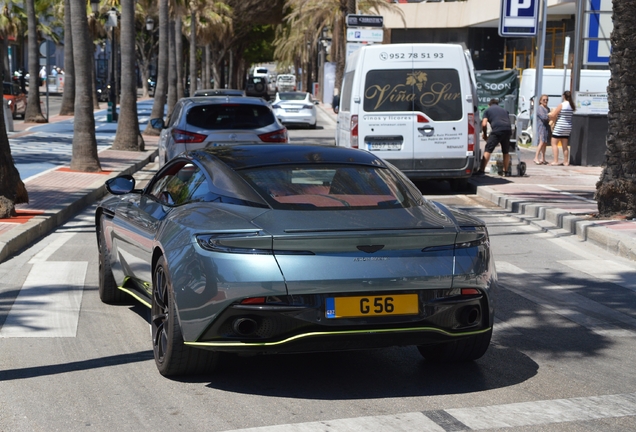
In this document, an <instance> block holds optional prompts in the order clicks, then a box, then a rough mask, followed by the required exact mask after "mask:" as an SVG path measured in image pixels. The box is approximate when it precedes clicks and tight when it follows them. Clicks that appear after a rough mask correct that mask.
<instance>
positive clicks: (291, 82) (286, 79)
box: [276, 74, 296, 92]
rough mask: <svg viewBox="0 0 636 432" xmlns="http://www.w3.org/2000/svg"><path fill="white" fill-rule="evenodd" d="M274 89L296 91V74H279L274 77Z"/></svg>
mask: <svg viewBox="0 0 636 432" xmlns="http://www.w3.org/2000/svg"><path fill="white" fill-rule="evenodd" d="M276 91H277V92H292V91H296V75H292V74H281V75H278V77H276Z"/></svg>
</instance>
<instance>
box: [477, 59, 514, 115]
mask: <svg viewBox="0 0 636 432" xmlns="http://www.w3.org/2000/svg"><path fill="white" fill-rule="evenodd" d="M475 78H476V79H477V99H478V100H479V105H478V107H479V115H480V117H481V115H482V114H483V112H484V111H485V110H486V108H488V102H490V99H499V106H501V107H504V108H505V101H506V96H512V103H513V104H514V105H513V106H512V111H510V113H511V114H515V113H516V112H517V98H518V97H519V75H518V72H517V71H516V70H493V71H476V72H475ZM509 99H510V98H509Z"/></svg>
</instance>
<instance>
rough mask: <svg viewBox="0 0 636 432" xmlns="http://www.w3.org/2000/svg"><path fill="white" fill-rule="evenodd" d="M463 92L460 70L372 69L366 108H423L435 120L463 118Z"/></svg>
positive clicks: (365, 92) (372, 110)
mask: <svg viewBox="0 0 636 432" xmlns="http://www.w3.org/2000/svg"><path fill="white" fill-rule="evenodd" d="M461 95H462V93H461V86H460V81H459V73H458V72H457V70H456V69H415V70H413V69H390V70H372V71H369V72H368V73H367V76H366V80H365V83H364V111H365V112H392V111H419V112H423V113H424V114H426V115H427V116H428V117H430V118H431V119H432V120H434V121H450V120H460V119H461V118H462V115H463V114H462V97H461Z"/></svg>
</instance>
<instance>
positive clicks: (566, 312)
mask: <svg viewBox="0 0 636 432" xmlns="http://www.w3.org/2000/svg"><path fill="white" fill-rule="evenodd" d="M497 271H498V273H501V274H504V273H510V274H513V275H515V276H516V277H517V278H518V280H523V279H524V278H523V275H525V274H528V272H527V271H525V270H523V269H521V268H519V267H517V266H515V265H513V264H510V263H508V262H506V261H497ZM535 278H536V275H535ZM544 281H545V283H544V284H542V286H541V288H542V289H541V290H534V291H533V292H532V293H531V292H529V291H528V290H527V289H525V288H523V287H517V286H514V285H511V284H508V285H506V289H508V290H510V291H512V292H514V293H516V294H518V295H520V296H521V297H524V298H526V299H528V300H530V301H532V302H534V303H536V304H538V305H541V306H542V307H545V308H546V309H549V310H551V311H552V312H554V313H556V314H559V315H561V316H562V317H564V318H567V319H569V320H570V321H572V322H574V323H576V324H579V325H580V326H583V327H585V328H587V329H588V330H590V331H593V332H595V333H597V334H600V335H603V336H613V337H634V336H636V331H634V330H627V329H623V328H620V327H618V326H616V325H614V324H612V323H610V322H609V321H611V322H620V323H624V324H627V325H628V326H630V327H633V328H635V329H636V319H634V318H632V317H630V316H627V315H625V314H623V313H620V312H617V311H616V310H614V309H612V308H609V307H607V306H603V305H602V304H600V303H597V302H595V301H593V300H590V299H588V298H586V297H584V296H581V295H579V294H577V293H575V292H572V291H571V290H569V289H567V288H564V287H562V286H560V285H555V284H553V283H551V282H550V281H548V280H544ZM520 284H521V282H520ZM590 312H591V314H590ZM593 315H594V316H593ZM597 316H602V317H604V318H606V319H607V320H603V319H599V318H597Z"/></svg>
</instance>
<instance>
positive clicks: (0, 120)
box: [0, 44, 29, 218]
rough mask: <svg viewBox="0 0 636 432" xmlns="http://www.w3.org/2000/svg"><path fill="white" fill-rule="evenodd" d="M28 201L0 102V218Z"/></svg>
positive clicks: (1, 50) (1, 71)
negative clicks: (12, 154) (12, 155)
mask: <svg viewBox="0 0 636 432" xmlns="http://www.w3.org/2000/svg"><path fill="white" fill-rule="evenodd" d="M0 56H2V57H4V46H3V45H2V44H0ZM2 75H4V66H3V63H2V62H0V76H2ZM28 202H29V194H28V193H27V190H26V188H25V187H24V183H23V182H22V180H21V179H20V173H19V172H18V170H17V169H16V167H15V165H14V163H13V158H12V157H11V146H10V145H9V137H8V136H7V129H6V125H5V124H4V104H2V103H0V218H8V217H11V216H15V204H21V203H28Z"/></svg>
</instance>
